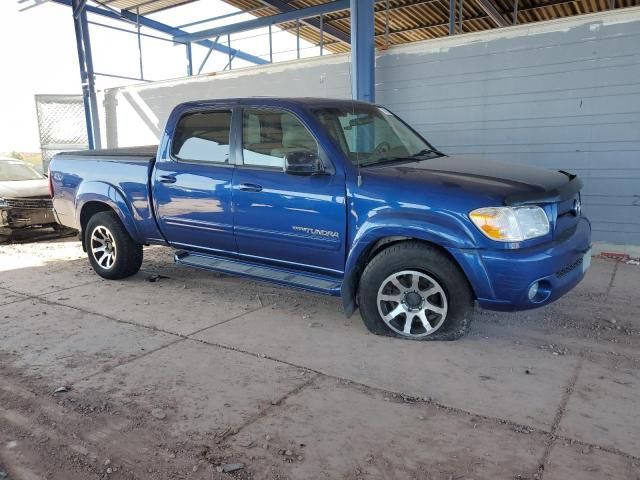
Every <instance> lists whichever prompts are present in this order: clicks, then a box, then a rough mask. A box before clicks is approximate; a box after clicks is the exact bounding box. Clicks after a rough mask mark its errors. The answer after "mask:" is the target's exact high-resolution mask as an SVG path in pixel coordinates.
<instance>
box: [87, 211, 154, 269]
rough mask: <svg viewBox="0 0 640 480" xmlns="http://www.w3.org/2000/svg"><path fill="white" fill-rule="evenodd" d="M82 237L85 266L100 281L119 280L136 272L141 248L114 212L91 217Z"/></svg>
mask: <svg viewBox="0 0 640 480" xmlns="http://www.w3.org/2000/svg"><path fill="white" fill-rule="evenodd" d="M84 235H85V237H84V238H85V245H86V247H87V255H88V256H89V262H90V263H91V266H92V267H93V269H94V270H95V272H96V273H97V274H98V275H100V276H101V277H102V278H106V279H109V280H119V279H121V278H127V277H130V276H131V275H135V274H136V273H137V272H138V270H140V266H141V265H142V245H140V244H138V243H136V242H134V241H133V239H132V238H131V237H130V236H129V233H128V232H127V231H126V230H125V228H124V226H123V225H122V222H120V219H119V218H118V216H117V215H116V214H115V213H114V212H98V213H96V214H95V215H94V216H92V217H91V218H90V219H89V221H88V222H87V226H86V228H85V232H84ZM102 248H104V250H101V249H102ZM109 255H111V258H109Z"/></svg>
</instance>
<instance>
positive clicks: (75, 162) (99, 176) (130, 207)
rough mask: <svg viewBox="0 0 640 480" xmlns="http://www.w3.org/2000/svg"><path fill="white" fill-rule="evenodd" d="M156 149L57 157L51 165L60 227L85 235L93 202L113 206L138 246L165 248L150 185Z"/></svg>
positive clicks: (72, 153) (111, 150)
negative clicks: (85, 212) (87, 208)
mask: <svg viewBox="0 0 640 480" xmlns="http://www.w3.org/2000/svg"><path fill="white" fill-rule="evenodd" d="M156 151H157V147H156V146H144V147H127V148H110V149H102V150H83V151H76V152H65V153H60V154H58V155H56V156H55V157H54V158H53V160H52V161H51V164H50V175H51V179H52V184H53V188H54V192H55V194H54V201H53V206H54V209H55V213H56V215H57V218H58V221H59V223H61V224H63V225H66V226H68V227H71V228H75V229H78V230H79V229H81V226H82V225H81V218H80V215H81V212H82V208H83V206H84V205H86V204H88V203H89V202H92V201H95V202H102V203H106V204H108V205H110V206H111V207H112V208H113V209H114V210H115V211H116V213H118V214H119V216H120V218H121V220H122V221H123V223H124V224H125V227H126V228H127V230H128V231H129V234H130V235H131V236H132V237H133V238H134V239H135V240H136V241H138V242H139V243H157V242H163V241H164V240H163V237H162V235H161V234H160V231H159V230H158V225H157V223H156V221H155V217H154V215H153V206H152V200H151V189H150V179H151V174H152V172H153V166H154V164H155V161H156Z"/></svg>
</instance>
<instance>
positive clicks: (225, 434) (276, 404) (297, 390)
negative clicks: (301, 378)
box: [219, 374, 321, 440]
mask: <svg viewBox="0 0 640 480" xmlns="http://www.w3.org/2000/svg"><path fill="white" fill-rule="evenodd" d="M320 376H321V374H315V375H314V376H312V377H311V378H309V379H308V380H307V381H306V382H304V383H301V384H300V385H298V386H296V387H295V388H293V389H291V390H290V391H288V392H287V393H285V394H284V395H283V396H282V397H280V398H279V399H278V400H275V401H274V402H272V403H271V405H269V406H268V407H266V408H263V409H262V410H260V411H259V412H258V413H256V414H255V415H252V416H250V417H249V418H248V419H246V420H245V421H244V422H242V423H241V424H240V425H239V426H237V427H235V428H230V429H227V430H226V431H225V432H223V434H222V435H220V437H219V438H220V440H225V439H227V438H228V437H230V436H233V435H237V434H238V433H239V432H240V431H242V430H243V429H244V428H246V427H248V426H250V425H252V424H254V423H255V422H257V421H258V420H260V419H261V418H264V417H266V416H267V415H268V414H269V413H271V412H272V411H273V410H275V409H276V407H279V406H280V405H281V404H282V402H284V401H286V400H287V399H288V398H290V397H292V396H293V395H296V394H298V393H300V392H301V391H302V390H304V389H305V388H306V387H308V386H309V385H311V384H313V383H314V382H315V381H316V379H318V378H319V377H320Z"/></svg>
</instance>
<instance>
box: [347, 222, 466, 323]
mask: <svg viewBox="0 0 640 480" xmlns="http://www.w3.org/2000/svg"><path fill="white" fill-rule="evenodd" d="M392 237H404V238H411V239H416V240H423V241H426V242H430V243H433V244H435V245H438V246H441V247H443V248H445V249H447V250H448V249H452V248H454V249H464V248H474V247H477V241H476V237H475V235H474V232H473V231H472V230H470V229H469V228H468V226H467V225H465V224H464V223H463V221H462V220H461V219H460V218H458V217H457V216H456V215H455V214H453V213H448V212H443V211H438V212H423V211H421V212H402V213H400V212H397V211H395V212H393V211H390V212H381V213H378V214H376V215H373V216H371V217H370V218H368V219H367V220H366V221H365V222H364V223H363V224H362V226H360V228H358V230H357V232H356V233H355V236H354V238H353V241H352V242H351V247H350V249H349V254H348V256H347V261H346V265H345V275H344V281H343V283H342V290H341V295H342V301H343V305H344V310H345V313H346V314H347V315H348V316H350V315H351V314H352V313H353V312H354V311H355V296H356V292H357V287H358V280H359V278H358V277H359V274H360V272H361V270H362V267H363V266H364V262H365V261H366V256H367V255H368V254H369V250H370V249H371V247H373V246H374V245H375V244H376V243H377V242H378V241H380V240H384V239H385V238H392Z"/></svg>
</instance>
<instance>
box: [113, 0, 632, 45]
mask: <svg viewBox="0 0 640 480" xmlns="http://www.w3.org/2000/svg"><path fill="white" fill-rule="evenodd" d="M192 1H196V0H101V1H100V3H105V4H108V5H109V6H111V7H114V8H119V9H125V10H129V11H132V12H136V10H138V11H139V12H140V14H149V13H153V12H157V11H160V10H164V9H166V8H171V7H174V6H178V5H182V4H185V3H189V2H192ZM223 1H225V2H226V3H228V4H229V5H232V6H234V7H236V8H239V9H241V10H251V11H252V12H251V13H252V15H254V16H257V17H265V16H270V15H275V14H277V13H279V10H278V9H276V8H274V7H272V6H269V5H267V4H266V2H264V1H262V0H223ZM328 1H330V0H292V1H289V2H288V4H289V5H290V6H291V7H293V8H304V7H309V6H313V5H320V4H323V3H328ZM489 1H490V2H491V3H492V4H493V5H494V6H495V8H496V9H497V10H498V12H499V13H500V14H501V16H502V18H503V19H504V20H505V22H507V23H509V24H512V23H513V20H514V19H513V16H514V15H513V14H514V2H515V1H517V2H518V14H517V17H518V18H517V23H518V24H524V23H531V22H539V21H543V20H552V19H556V18H562V17H568V16H572V15H580V14H585V13H595V12H600V11H604V10H610V9H613V8H625V7H633V6H639V5H640V0H489ZM461 4H462V6H461ZM387 5H388V9H387ZM460 11H461V12H462V15H461V17H462V18H460ZM323 21H324V24H325V25H330V26H332V27H334V28H336V29H337V30H339V31H342V32H344V33H346V34H348V33H349V27H350V25H349V22H350V19H349V10H342V11H338V12H334V13H330V14H327V15H325V16H324V17H323ZM279 27H280V28H283V29H285V30H290V31H292V32H295V29H296V22H287V23H283V24H280V25H279ZM492 28H498V27H497V25H496V23H495V22H494V21H493V20H492V19H491V18H490V17H489V15H488V14H487V13H486V12H485V11H484V9H483V8H482V7H481V6H480V3H479V2H478V0H456V33H460V32H462V33H467V32H478V31H481V30H488V29H492ZM387 29H388V31H387ZM448 34H449V0H388V1H386V0H382V1H381V0H378V1H377V3H376V5H375V35H376V46H377V47H378V48H382V49H383V48H386V47H388V46H391V45H398V44H402V43H409V42H416V41H420V40H427V39H430V38H437V37H443V36H447V35H448ZM300 37H301V38H303V39H304V40H307V41H309V42H311V43H313V44H316V45H318V44H319V43H320V33H319V30H318V28H316V27H315V26H311V25H308V24H306V23H304V21H302V22H301V23H300ZM324 45H325V47H326V48H327V49H328V50H330V51H333V52H336V53H338V52H347V51H349V46H348V45H347V44H345V43H343V42H340V41H338V40H336V39H335V38H332V37H331V36H330V35H329V34H328V33H327V32H325V35H324Z"/></svg>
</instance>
